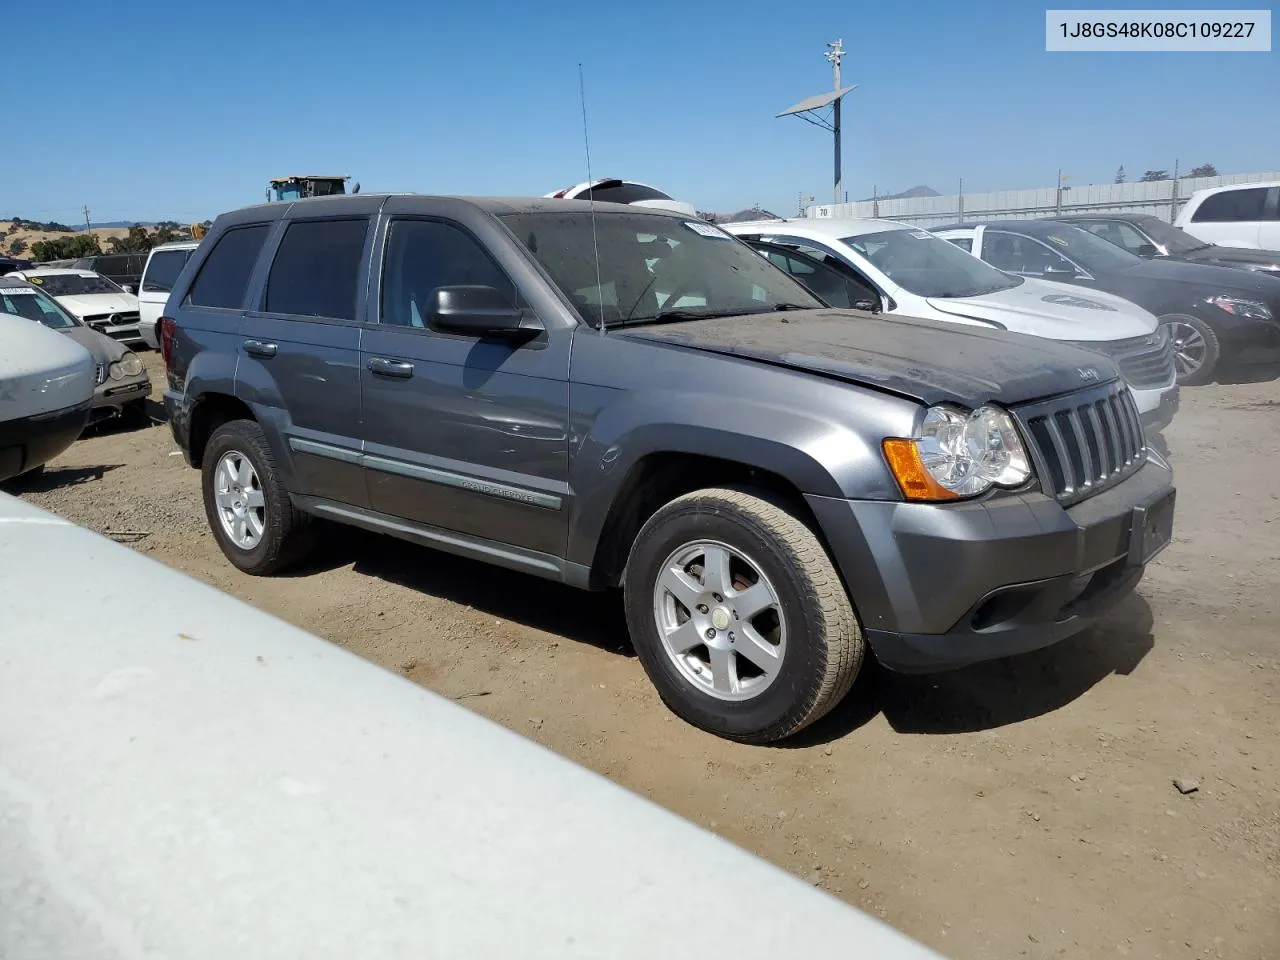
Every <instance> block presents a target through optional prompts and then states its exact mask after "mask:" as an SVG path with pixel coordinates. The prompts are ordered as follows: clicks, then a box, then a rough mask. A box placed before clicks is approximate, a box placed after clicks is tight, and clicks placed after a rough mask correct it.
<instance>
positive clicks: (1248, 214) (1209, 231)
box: [1173, 181, 1280, 250]
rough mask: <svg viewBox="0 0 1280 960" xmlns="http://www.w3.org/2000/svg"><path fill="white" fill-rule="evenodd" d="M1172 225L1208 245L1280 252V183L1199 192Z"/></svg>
mask: <svg viewBox="0 0 1280 960" xmlns="http://www.w3.org/2000/svg"><path fill="white" fill-rule="evenodd" d="M1173 223H1174V225H1175V226H1178V227H1181V228H1182V229H1183V230H1185V231H1187V233H1189V234H1191V235H1192V236H1194V237H1199V238H1200V239H1201V240H1203V241H1205V242H1206V243H1221V244H1224V245H1226V246H1232V247H1256V248H1260V249H1263V250H1280V181H1276V182H1273V183H1242V184H1237V185H1235V186H1230V187H1213V188H1211V189H1209V190H1197V191H1196V192H1195V193H1193V194H1192V195H1191V196H1190V197H1189V198H1188V200H1187V203H1186V205H1185V206H1184V207H1183V208H1182V209H1181V210H1180V211H1178V216H1177V218H1176V219H1175V220H1174V221H1173Z"/></svg>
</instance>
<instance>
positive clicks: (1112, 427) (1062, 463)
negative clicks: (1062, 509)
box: [1014, 383, 1147, 505]
mask: <svg viewBox="0 0 1280 960" xmlns="http://www.w3.org/2000/svg"><path fill="white" fill-rule="evenodd" d="M1014 412H1015V413H1016V414H1017V416H1018V419H1019V420H1020V421H1021V423H1022V426H1023V429H1024V431H1025V432H1026V434H1027V435H1028V436H1029V437H1030V439H1031V442H1032V446H1033V448H1034V449H1033V451H1032V457H1033V458H1034V459H1035V461H1036V472H1037V473H1038V474H1039V476H1040V482H1041V485H1042V486H1043V487H1044V491H1045V493H1047V494H1049V495H1050V496H1052V497H1054V498H1056V499H1057V500H1058V502H1059V503H1062V504H1064V505H1069V504H1072V503H1078V502H1080V501H1081V500H1084V499H1085V498H1086V497H1091V496H1093V495H1094V494H1095V493H1101V492H1102V491H1103V490H1106V489H1108V488H1109V487H1113V486H1115V485H1116V484H1117V483H1119V482H1120V481H1121V480H1123V479H1125V478H1126V477H1128V476H1130V475H1131V474H1133V473H1136V472H1137V470H1138V469H1139V468H1140V467H1141V466H1142V464H1143V463H1144V462H1145V461H1146V458H1147V441H1146V438H1145V437H1144V436H1143V433H1142V421H1141V419H1140V418H1139V416H1138V408H1137V407H1136V406H1135V405H1134V402H1133V395H1132V394H1131V393H1130V392H1129V390H1128V388H1127V387H1125V385H1124V384H1122V383H1110V384H1107V385H1106V386H1103V387H1097V388H1095V389H1093V390H1084V391H1081V392H1079V393H1072V394H1068V395H1067V396H1065V397H1058V398H1056V399H1054V400H1045V401H1041V402H1040V403H1033V404H1028V405H1027V406H1024V407H1019V408H1017V409H1016V410H1015V411H1014Z"/></svg>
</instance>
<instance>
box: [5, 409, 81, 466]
mask: <svg viewBox="0 0 1280 960" xmlns="http://www.w3.org/2000/svg"><path fill="white" fill-rule="evenodd" d="M88 421H89V404H87V403H82V404H80V405H78V406H75V407H67V408H66V409H64V410H56V411H54V412H53V413H46V414H40V415H39V416H34V417H24V418H22V419H20V420H8V421H5V422H4V423H0V480H8V479H9V478H10V477H16V476H18V475H19V474H22V473H26V472H27V471H29V470H34V469H35V468H36V467H39V466H43V465H44V464H46V463H48V462H49V461H50V460H52V459H53V458H54V457H56V456H57V455H58V454H60V453H62V451H63V450H65V449H67V447H69V446H71V444H73V443H75V442H76V438H77V437H79V436H80V434H81V432H82V431H83V430H84V428H85V424H86V423H88Z"/></svg>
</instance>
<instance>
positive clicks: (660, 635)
mask: <svg viewBox="0 0 1280 960" xmlns="http://www.w3.org/2000/svg"><path fill="white" fill-rule="evenodd" d="M623 587H624V591H625V606H626V614H627V625H628V628H629V630H630V633H631V638H632V641H633V643H634V644H635V648H636V653H637V655H638V656H639V658H640V662H641V664H643V666H644V669H645V672H646V673H647V674H648V675H649V678H650V680H651V681H652V682H653V685H654V686H655V687H656V688H657V690H658V694H659V695H660V696H661V697H662V700H663V702H664V703H666V704H667V706H668V707H669V708H670V709H671V710H672V711H673V712H674V713H676V714H677V715H678V716H680V717H681V718H682V719H684V720H686V721H688V722H689V723H691V724H693V725H694V726H697V727H700V728H702V729H703V730H706V731H708V732H710V733H714V734H717V735H718V736H721V737H725V738H727V739H730V740H738V741H741V742H743V743H771V742H773V741H776V740H781V739H783V738H784V737H787V736H790V735H791V734H794V733H796V732H798V731H799V730H801V729H803V728H804V727H806V726H808V725H809V724H811V723H813V722H814V721H815V720H818V719H819V718H820V717H822V716H823V715H824V714H825V713H827V711H829V710H830V709H831V708H832V707H834V706H835V705H836V704H837V703H839V702H840V700H841V699H842V698H843V697H844V696H845V694H847V693H848V692H849V688H850V687H851V686H852V685H853V681H854V678H855V677H856V676H857V674H858V670H859V667H860V666H861V664H862V660H863V656H864V652H865V641H864V640H863V637H862V632H861V630H860V629H859V627H858V622H857V618H856V616H855V615H854V612H853V608H852V605H851V604H850V602H849V598H848V596H847V594H846V593H845V589H844V585H843V584H842V583H841V581H840V578H839V576H838V575H837V574H836V571H835V568H834V566H833V565H832V563H831V560H830V558H829V557H828V556H827V553H826V550H825V549H824V548H823V546H822V544H821V543H820V542H819V541H818V538H817V537H816V536H815V535H814V532H813V531H812V530H810V529H809V527H808V526H807V525H806V524H805V523H804V522H802V521H801V520H800V519H798V518H797V517H796V516H795V515H794V514H793V513H792V512H790V511H789V510H788V509H787V508H786V507H784V506H782V505H780V504H777V503H774V502H771V501H770V500H767V499H765V498H764V496H762V495H761V494H759V493H756V492H751V491H747V490H738V489H727V488H726V489H707V490H698V491H695V492H693V493H690V494H686V495H685V496H682V497H679V498H678V499H676V500H673V501H672V502H670V503H668V504H667V505H666V506H664V507H662V508H661V509H659V510H658V511H657V512H656V513H655V514H654V515H653V516H652V517H650V518H649V520H648V521H647V522H646V523H645V524H644V526H643V527H642V528H641V530H640V533H639V535H638V536H637V537H636V540H635V543H634V544H633V545H632V548H631V555H630V557H629V558H628V561H627V568H626V573H625V576H624V583H623ZM681 598H683V599H681ZM753 611H756V612H754V613H753ZM726 678H727V682H726Z"/></svg>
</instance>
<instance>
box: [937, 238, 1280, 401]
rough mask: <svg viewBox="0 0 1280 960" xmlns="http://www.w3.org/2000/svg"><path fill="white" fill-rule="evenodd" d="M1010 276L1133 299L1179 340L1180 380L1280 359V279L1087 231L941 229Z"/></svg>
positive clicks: (1205, 377) (1191, 380) (1197, 379)
mask: <svg viewBox="0 0 1280 960" xmlns="http://www.w3.org/2000/svg"><path fill="white" fill-rule="evenodd" d="M937 234H938V236H940V237H945V238H946V239H948V240H952V241H957V240H963V241H965V242H966V243H968V244H969V245H970V246H971V248H972V252H973V254H974V255H975V256H979V257H981V258H982V259H983V260H986V261H987V262H988V263H990V264H992V265H994V266H996V267H999V268H1000V269H1001V270H1005V271H1008V272H1009V273H1012V274H1019V275H1023V276H1033V277H1052V278H1053V279H1055V280H1059V281H1062V282H1063V283H1066V284H1071V285H1073V286H1076V287H1077V289H1078V288H1079V287H1086V288H1088V289H1089V296H1091V297H1092V296H1096V295H1097V291H1100V290H1104V291H1107V292H1109V293H1113V294H1116V295H1117V296H1121V297H1124V298H1125V299H1127V300H1132V301H1133V302H1134V303H1137V304H1139V305H1140V306H1142V307H1144V308H1145V309H1147V310H1150V311H1151V312H1152V313H1154V314H1155V315H1156V316H1158V317H1159V318H1160V320H1161V322H1162V323H1163V324H1164V325H1165V326H1167V327H1168V329H1169V331H1170V334H1171V336H1172V338H1173V347H1174V358H1175V362H1176V363H1177V368H1178V381H1179V383H1182V384H1184V385H1186V386H1194V385H1196V384H1201V383H1208V382H1209V381H1210V380H1212V379H1213V377H1214V376H1215V375H1216V374H1217V373H1218V370H1219V366H1220V364H1222V363H1235V364H1240V363H1249V362H1262V361H1275V360H1280V322H1277V320H1278V318H1280V278H1276V277H1270V276H1267V275H1265V274H1258V273H1250V272H1246V271H1244V270H1233V269H1230V268H1228V267H1217V266H1213V265H1212V264H1204V263H1181V262H1178V261H1174V260H1143V259H1142V258H1140V257H1135V256H1134V255H1133V254H1131V253H1128V252H1127V251H1125V250H1122V249H1120V248H1119V247H1117V246H1116V245H1115V244H1112V243H1108V242H1107V241H1105V240H1102V239H1100V238H1099V237H1095V236H1094V235H1093V234H1092V233H1089V232H1088V231H1087V230H1082V229H1080V228H1079V227H1075V226H1071V225H1069V224H1064V223H1054V222H1052V221H1043V220H1005V221H1001V222H998V223H990V224H985V225H977V226H969V227H947V228H945V229H940V230H938V231H937Z"/></svg>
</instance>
